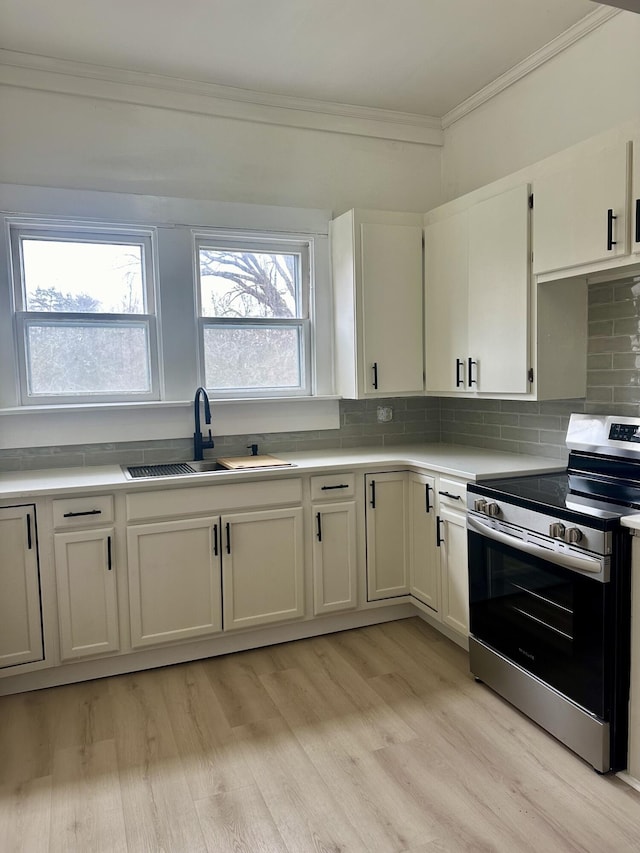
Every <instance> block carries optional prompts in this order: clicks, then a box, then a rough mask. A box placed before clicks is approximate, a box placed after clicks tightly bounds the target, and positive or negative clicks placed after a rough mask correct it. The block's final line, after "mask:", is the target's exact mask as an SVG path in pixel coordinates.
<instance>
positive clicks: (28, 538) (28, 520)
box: [27, 512, 33, 551]
mask: <svg viewBox="0 0 640 853" xmlns="http://www.w3.org/2000/svg"><path fill="white" fill-rule="evenodd" d="M27 548H28V549H29V551H30V550H31V549H32V548H33V539H32V537H31V513H30V512H28V513H27Z"/></svg>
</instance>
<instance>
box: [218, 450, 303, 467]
mask: <svg viewBox="0 0 640 853" xmlns="http://www.w3.org/2000/svg"><path fill="white" fill-rule="evenodd" d="M217 462H219V463H220V465H224V467H225V468H230V469H231V470H234V471H235V470H238V469H240V468H276V467H280V466H283V467H285V466H291V462H285V461H284V459H278V457H277V456H269V455H267V454H265V455H264V456H227V457H223V456H220V457H218V459H217Z"/></svg>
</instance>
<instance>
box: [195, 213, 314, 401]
mask: <svg viewBox="0 0 640 853" xmlns="http://www.w3.org/2000/svg"><path fill="white" fill-rule="evenodd" d="M192 236H193V267H194V268H193V280H194V305H195V314H196V324H197V329H198V379H199V383H200V384H201V385H203V386H204V387H205V388H206V390H207V393H209V394H210V395H211V396H213V397H214V398H215V399H220V400H224V399H231V400H233V399H240V400H241V399H255V398H266V399H274V398H276V399H277V398H280V397H309V396H313V394H314V377H313V358H312V356H313V345H314V340H313V317H312V307H313V298H312V291H313V257H314V256H313V238H312V237H310V236H309V235H301V234H294V233H284V234H283V233H268V232H262V231H261V232H253V231H251V232H248V231H242V232H236V231H234V232H229V231H222V230H217V229H211V230H209V229H207V230H197V231H196V230H194V231H192ZM206 248H210V249H214V250H217V249H225V250H228V251H234V250H241V251H254V252H256V253H267V254H291V255H299V256H300V262H299V276H300V282H299V286H300V294H299V301H300V308H299V313H300V315H301V316H300V317H298V318H289V317H264V318H263V317H246V318H243V317H210V316H206V317H205V316H204V315H203V312H202V287H201V275H200V250H201V249H206ZM207 328H220V329H222V328H243V329H251V328H267V329H278V328H285V329H296V330H297V332H298V360H299V361H298V363H299V370H300V385H297V386H295V387H291V386H268V387H262V388H261V387H236V388H216V387H214V386H209V385H207V382H206V379H207V377H206V365H205V347H204V336H205V330H206V329H207Z"/></svg>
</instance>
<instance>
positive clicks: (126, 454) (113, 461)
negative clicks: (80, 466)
mask: <svg viewBox="0 0 640 853" xmlns="http://www.w3.org/2000/svg"><path fill="white" fill-rule="evenodd" d="M84 459H85V462H84V464H85V465H86V466H92V465H142V463H143V462H144V451H142V450H104V451H98V452H96V453H85V454H84Z"/></svg>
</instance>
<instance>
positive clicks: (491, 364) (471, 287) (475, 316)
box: [425, 184, 587, 400]
mask: <svg viewBox="0 0 640 853" xmlns="http://www.w3.org/2000/svg"><path fill="white" fill-rule="evenodd" d="M487 192H490V188H486V189H483V190H482V194H485V193H487ZM471 195H472V198H466V197H465V198H463V199H458V200H457V201H456V202H455V203H451V205H446V206H444V207H443V208H439V209H438V210H436V211H432V212H431V213H429V214H427V216H426V217H425V223H426V225H425V376H426V380H425V385H426V391H427V393H428V394H438V395H443V396H458V395H459V396H464V397H480V396H489V397H502V398H511V399H536V400H553V399H568V398H574V397H583V396H584V395H585V393H586V387H585V385H586V363H587V286H586V282H585V281H584V280H576V281H574V280H568V281H560V282H554V283H553V284H548V285H547V284H545V285H536V286H535V287H532V286H531V272H530V271H531V251H530V217H531V210H530V207H529V205H530V203H531V202H530V187H529V185H528V184H521V185H519V186H516V187H513V188H511V189H508V190H503V191H501V192H499V193H496V194H495V195H492V196H488V197H479V195H480V191H478V192H476V193H473V194H471ZM533 204H534V210H535V204H536V201H535V196H534V198H533Z"/></svg>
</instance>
